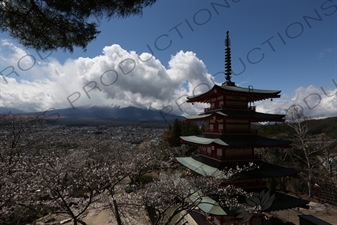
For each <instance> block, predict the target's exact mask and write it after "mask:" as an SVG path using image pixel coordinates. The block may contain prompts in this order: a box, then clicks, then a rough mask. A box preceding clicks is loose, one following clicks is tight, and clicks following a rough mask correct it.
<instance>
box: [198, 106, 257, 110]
mask: <svg viewBox="0 0 337 225" xmlns="http://www.w3.org/2000/svg"><path fill="white" fill-rule="evenodd" d="M221 109H229V110H248V111H254V112H255V111H256V106H245V105H244V106H238V105H236V106H226V107H225V106H220V107H208V108H204V112H208V111H212V110H221Z"/></svg>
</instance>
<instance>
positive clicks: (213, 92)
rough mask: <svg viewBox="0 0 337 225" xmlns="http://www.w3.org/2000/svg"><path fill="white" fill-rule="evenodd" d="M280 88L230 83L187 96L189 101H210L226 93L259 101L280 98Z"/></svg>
mask: <svg viewBox="0 0 337 225" xmlns="http://www.w3.org/2000/svg"><path fill="white" fill-rule="evenodd" d="M280 92H281V91H280V90H263V89H254V88H249V87H248V88H246V87H238V86H230V85H221V86H220V85H214V86H213V87H212V88H211V89H210V90H209V91H207V92H205V93H202V94H199V95H194V96H189V97H187V99H188V100H187V102H209V101H210V99H211V98H214V97H216V96H222V95H225V94H228V95H232V96H248V97H249V101H250V102H252V101H259V100H263V99H267V98H279V97H280V95H279V93H280Z"/></svg>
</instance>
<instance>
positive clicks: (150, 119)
mask: <svg viewBox="0 0 337 225" xmlns="http://www.w3.org/2000/svg"><path fill="white" fill-rule="evenodd" d="M3 113H14V114H20V115H25V116H33V115H41V116H43V118H44V119H45V120H46V121H47V122H49V123H56V124H68V125H92V124H111V125H113V124H115V125H117V124H137V123H144V124H145V123H148V124H149V123H150V124H162V125H164V124H166V125H168V124H171V123H173V122H174V120H175V119H179V120H183V119H184V118H183V117H182V116H178V115H175V114H170V113H167V112H164V111H161V110H155V109H141V108H137V107H133V106H129V107H125V108H120V107H98V106H93V107H78V108H67V109H53V110H48V111H44V112H24V111H21V110H18V109H14V108H4V107H0V114H3Z"/></svg>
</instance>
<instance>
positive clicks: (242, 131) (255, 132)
mask: <svg viewBox="0 0 337 225" xmlns="http://www.w3.org/2000/svg"><path fill="white" fill-rule="evenodd" d="M204 133H211V134H257V130H240V129H227V130H220V131H217V130H210V129H206V130H204Z"/></svg>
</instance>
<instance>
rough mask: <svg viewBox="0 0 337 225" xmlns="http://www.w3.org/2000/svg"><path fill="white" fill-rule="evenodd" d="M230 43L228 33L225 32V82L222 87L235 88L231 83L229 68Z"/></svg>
mask: <svg viewBox="0 0 337 225" xmlns="http://www.w3.org/2000/svg"><path fill="white" fill-rule="evenodd" d="M230 45H231V41H230V39H229V31H227V32H226V39H225V46H226V48H225V75H226V76H225V78H226V81H225V83H223V84H222V85H228V86H235V83H234V82H232V81H231V74H232V66H231V48H230Z"/></svg>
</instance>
